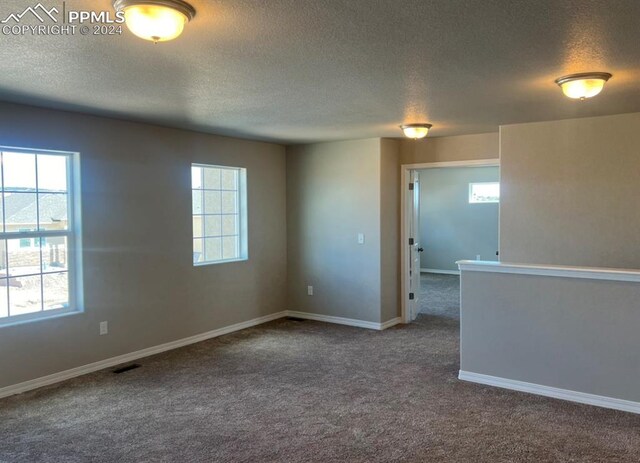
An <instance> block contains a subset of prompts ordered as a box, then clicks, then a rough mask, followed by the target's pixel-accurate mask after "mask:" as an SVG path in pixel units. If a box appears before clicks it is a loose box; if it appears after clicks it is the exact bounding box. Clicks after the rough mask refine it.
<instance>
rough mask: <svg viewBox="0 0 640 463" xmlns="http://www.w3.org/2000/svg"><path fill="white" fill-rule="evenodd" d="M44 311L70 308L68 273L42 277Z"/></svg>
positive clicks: (50, 274)
mask: <svg viewBox="0 0 640 463" xmlns="http://www.w3.org/2000/svg"><path fill="white" fill-rule="evenodd" d="M42 295H43V308H44V310H56V309H65V308H67V307H69V274H68V273H67V272H59V273H48V274H45V275H42Z"/></svg>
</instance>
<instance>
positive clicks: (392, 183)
mask: <svg viewBox="0 0 640 463" xmlns="http://www.w3.org/2000/svg"><path fill="white" fill-rule="evenodd" d="M399 155H400V142H399V141H398V140H392V139H387V138H383V139H382V140H380V291H381V300H382V318H381V319H382V321H383V322H384V321H388V320H391V319H393V318H396V317H398V316H400V166H399V165H398V158H399Z"/></svg>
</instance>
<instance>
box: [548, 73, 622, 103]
mask: <svg viewBox="0 0 640 463" xmlns="http://www.w3.org/2000/svg"><path fill="white" fill-rule="evenodd" d="M610 78H611V74H609V73H608V72H581V73H580V74H569V75H568V76H562V77H559V78H557V79H556V84H558V85H559V86H560V88H562V92H563V93H564V94H565V95H566V96H568V97H569V98H574V99H580V100H584V99H586V98H592V97H594V96H596V95H597V94H598V93H600V92H601V91H602V88H603V87H604V84H605V83H606V82H607V81H608V80H609V79H610Z"/></svg>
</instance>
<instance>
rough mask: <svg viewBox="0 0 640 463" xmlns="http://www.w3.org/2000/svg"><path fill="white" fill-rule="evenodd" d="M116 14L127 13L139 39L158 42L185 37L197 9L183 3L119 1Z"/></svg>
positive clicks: (148, 0) (170, 0) (171, 1)
mask: <svg viewBox="0 0 640 463" xmlns="http://www.w3.org/2000/svg"><path fill="white" fill-rule="evenodd" d="M113 7H114V8H115V10H116V11H124V19H125V22H126V23H127V27H128V28H129V30H130V31H131V32H133V33H134V34H135V35H137V36H138V37H140V38H142V39H145V40H150V41H152V42H154V43H158V42H166V41H167V40H173V39H175V38H176V37H178V36H179V35H180V34H182V31H183V30H184V26H185V24H187V23H188V22H189V21H191V20H192V19H193V18H194V17H195V15H196V10H195V8H193V7H192V6H191V5H189V4H188V3H187V2H184V1H182V0H115V1H114V2H113Z"/></svg>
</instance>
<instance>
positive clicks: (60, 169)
mask: <svg viewBox="0 0 640 463" xmlns="http://www.w3.org/2000/svg"><path fill="white" fill-rule="evenodd" d="M37 165H38V191H52V192H53V191H67V157H66V156H53V155H46V154H39V155H38V156H37Z"/></svg>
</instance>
